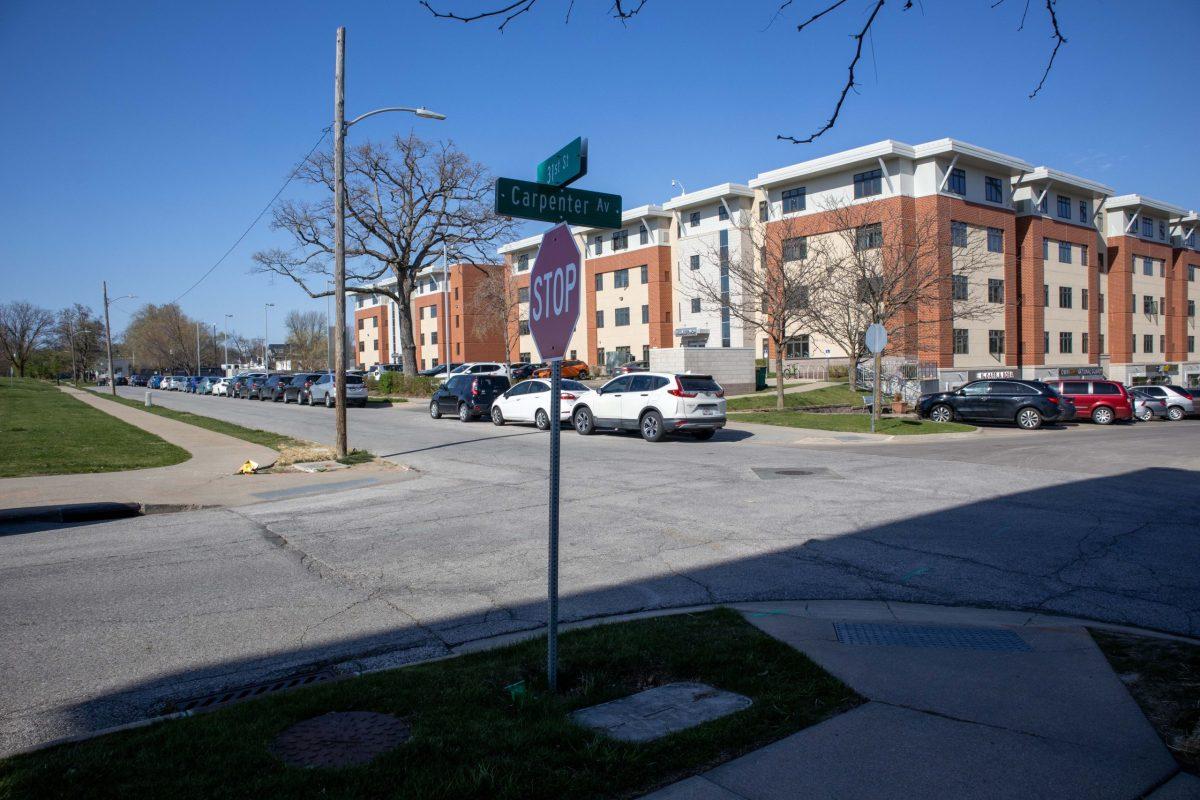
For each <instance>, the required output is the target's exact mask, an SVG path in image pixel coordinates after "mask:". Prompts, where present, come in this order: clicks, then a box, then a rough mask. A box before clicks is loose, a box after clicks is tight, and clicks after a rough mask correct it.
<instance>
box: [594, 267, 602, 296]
mask: <svg viewBox="0 0 1200 800" xmlns="http://www.w3.org/2000/svg"><path fill="white" fill-rule="evenodd" d="M593 280H594V281H595V282H596V291H597V292H599V291H601V290H603V289H604V273H603V272H597V273H596V277H595V278H593Z"/></svg>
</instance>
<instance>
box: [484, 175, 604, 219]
mask: <svg viewBox="0 0 1200 800" xmlns="http://www.w3.org/2000/svg"><path fill="white" fill-rule="evenodd" d="M496 213H497V214H501V215H503V216H506V217H519V218H521V219H536V220H541V221H542V222H565V223H568V224H570V225H582V226H584V227H588V228H619V227H621V195H619V194H605V193H604V192H588V191H584V190H583V189H568V188H560V187H558V186H549V185H547V184H544V183H534V182H533V181H522V180H517V179H516V178H497V179H496Z"/></svg>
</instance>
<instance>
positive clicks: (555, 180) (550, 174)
mask: <svg viewBox="0 0 1200 800" xmlns="http://www.w3.org/2000/svg"><path fill="white" fill-rule="evenodd" d="M584 175H587V139H584V138H583V137H582V136H577V137H576V138H575V140H574V141H572V142H570V143H569V144H568V145H567V146H566V147H564V148H562V149H561V150H559V151H558V152H557V153H555V154H554V155H552V156H550V157H549V158H547V159H546V160H545V161H543V162H542V163H540V164H538V165H537V182H538V183H546V184H549V185H551V186H559V187H562V186H567V185H568V184H571V183H574V182H575V181H577V180H579V179H580V178H582V177H583V176H584Z"/></svg>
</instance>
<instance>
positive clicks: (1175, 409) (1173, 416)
mask: <svg viewBox="0 0 1200 800" xmlns="http://www.w3.org/2000/svg"><path fill="white" fill-rule="evenodd" d="M1167 419H1169V420H1171V422H1179V420H1181V419H1183V409H1182V408H1180V407H1179V406H1171V407H1170V408H1168V409H1167Z"/></svg>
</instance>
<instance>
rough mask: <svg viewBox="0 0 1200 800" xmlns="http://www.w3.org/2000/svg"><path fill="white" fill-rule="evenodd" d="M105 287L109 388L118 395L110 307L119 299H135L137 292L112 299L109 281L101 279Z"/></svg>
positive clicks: (105, 332) (105, 336)
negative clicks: (109, 321)
mask: <svg viewBox="0 0 1200 800" xmlns="http://www.w3.org/2000/svg"><path fill="white" fill-rule="evenodd" d="M101 285H102V287H103V289H104V344H105V348H106V349H107V350H108V390H109V391H110V392H112V396H113V397H116V396H117V376H116V375H113V363H112V326H111V325H109V324H108V307H109V306H111V305H112V304H113V303H115V302H117V301H118V300H133V299H135V298H136V297H137V295H136V294H124V295H121V296H120V297H114V298H112V299H111V300H110V299H109V297H108V281H101Z"/></svg>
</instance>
